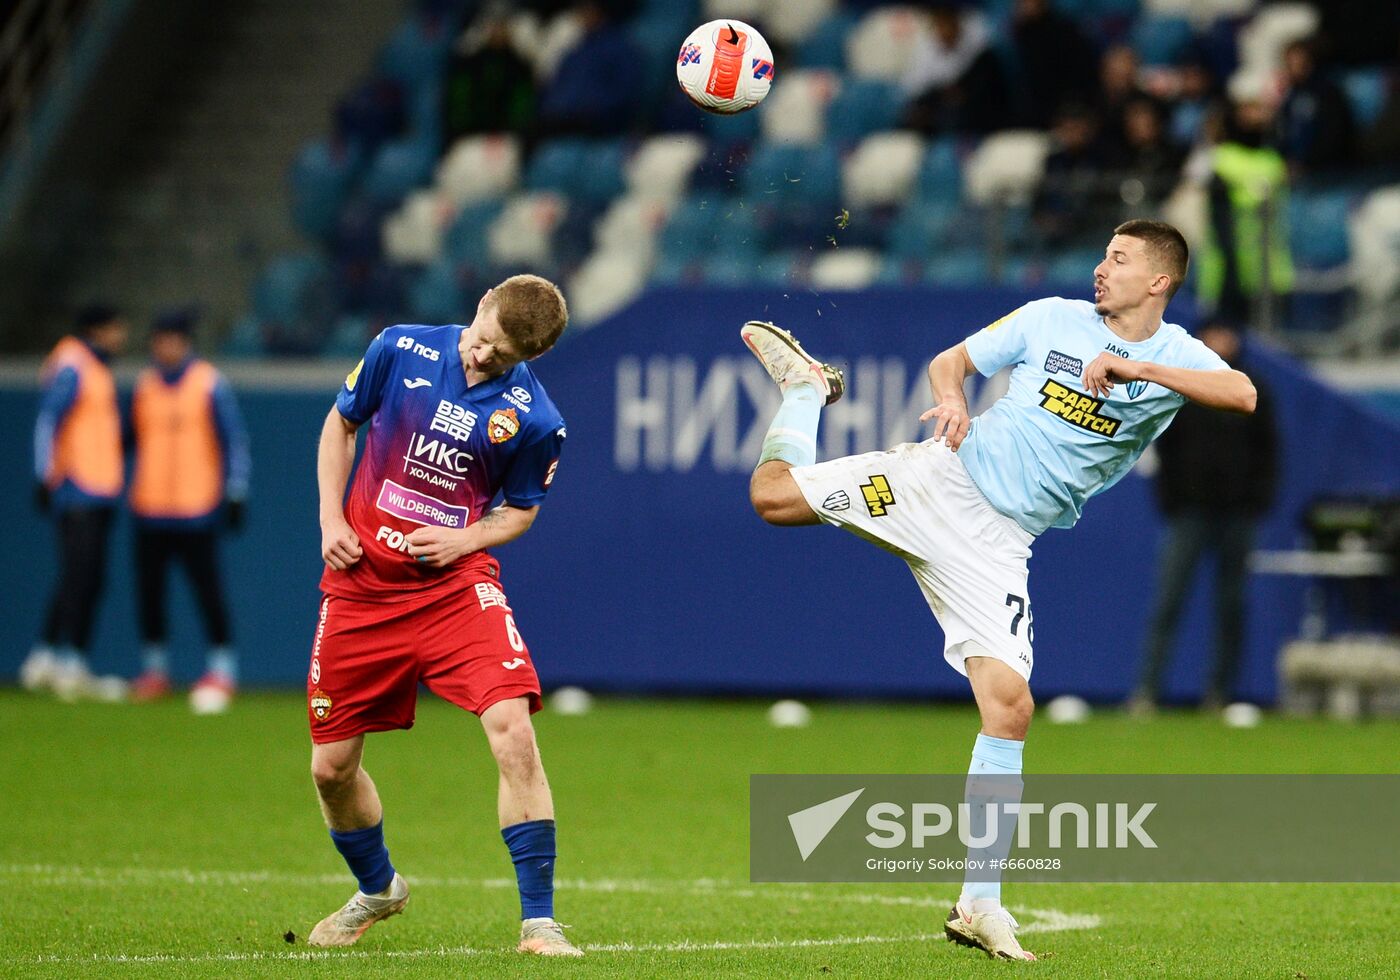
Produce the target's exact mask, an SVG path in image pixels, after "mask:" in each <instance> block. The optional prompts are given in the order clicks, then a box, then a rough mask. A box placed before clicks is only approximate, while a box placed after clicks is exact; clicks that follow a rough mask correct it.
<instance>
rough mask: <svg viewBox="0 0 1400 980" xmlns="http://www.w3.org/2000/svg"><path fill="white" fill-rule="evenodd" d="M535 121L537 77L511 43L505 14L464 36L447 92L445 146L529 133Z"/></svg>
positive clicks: (489, 16) (499, 11) (493, 13)
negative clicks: (481, 136) (477, 136)
mask: <svg viewBox="0 0 1400 980" xmlns="http://www.w3.org/2000/svg"><path fill="white" fill-rule="evenodd" d="M534 119H535V77H534V70H533V69H532V68H531V66H530V63H529V62H528V61H526V60H525V59H524V58H523V57H521V56H520V54H519V52H517V51H516V50H515V47H514V46H513V44H512V42H511V36H510V21H509V18H508V16H507V12H506V10H505V9H504V8H494V9H492V10H490V11H488V12H487V13H486V14H485V15H484V17H483V18H482V20H481V22H480V23H479V24H477V25H475V26H473V27H472V28H471V29H470V30H467V31H464V32H463V34H462V36H461V37H460V38H459V39H458V41H457V47H456V48H455V50H454V51H453V52H452V57H451V58H450V59H449V60H448V63H447V74H446V77H445V78H444V84H443V91H442V121H443V134H444V138H445V141H446V145H448V146H451V145H452V143H454V142H455V141H456V140H457V139H458V138H459V137H462V136H467V135H469V134H472V133H503V132H514V133H524V132H527V131H528V130H529V128H530V126H531V125H532V124H533V123H534Z"/></svg>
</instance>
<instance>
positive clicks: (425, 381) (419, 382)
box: [403, 378, 433, 391]
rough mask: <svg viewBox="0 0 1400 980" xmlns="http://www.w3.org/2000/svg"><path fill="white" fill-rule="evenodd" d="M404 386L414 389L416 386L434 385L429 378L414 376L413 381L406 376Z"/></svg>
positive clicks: (428, 386) (410, 389) (429, 386)
mask: <svg viewBox="0 0 1400 980" xmlns="http://www.w3.org/2000/svg"><path fill="white" fill-rule="evenodd" d="M403 386H404V387H405V388H407V389H408V390H409V391H412V390H413V389H414V388H423V387H427V388H431V387H432V386H433V383H432V382H431V381H429V380H428V379H427V378H414V379H413V380H412V381H409V380H408V379H407V378H404V379H403Z"/></svg>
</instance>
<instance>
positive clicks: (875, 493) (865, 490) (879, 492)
mask: <svg viewBox="0 0 1400 980" xmlns="http://www.w3.org/2000/svg"><path fill="white" fill-rule="evenodd" d="M860 494H861V496H862V497H864V498H865V509H866V510H868V511H870V516H871V517H884V516H885V515H886V514H888V513H889V512H890V508H891V507H893V506H894V490H892V489H891V488H890V481H889V480H887V479H886V478H885V477H884V475H883V474H880V473H876V474H875V475H874V476H872V477H871V478H870V482H869V483H862V484H861V485H860Z"/></svg>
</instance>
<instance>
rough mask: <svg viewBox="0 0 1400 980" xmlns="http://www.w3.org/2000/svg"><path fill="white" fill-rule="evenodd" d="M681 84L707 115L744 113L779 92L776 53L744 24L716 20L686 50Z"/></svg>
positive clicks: (679, 68)
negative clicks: (775, 79) (775, 89)
mask: <svg viewBox="0 0 1400 980" xmlns="http://www.w3.org/2000/svg"><path fill="white" fill-rule="evenodd" d="M676 80H677V81H678V82H680V83H681V91H683V92H685V94H686V96H687V97H688V98H689V99H690V101H691V102H694V103H695V104H696V105H698V106H699V107H700V108H702V109H704V110H705V111H706V112H716V113H719V114H720V115H726V116H728V115H733V114H734V113H736V112H743V111H745V110H746V109H752V108H753V107H754V106H756V105H758V104H759V103H760V102H762V101H763V99H764V96H766V95H767V94H768V90H769V89H770V88H772V86H773V50H772V49H771V48H770V47H768V42H767V41H765V40H763V35H762V34H760V33H758V31H756V30H754V29H753V28H752V27H750V26H749V25H748V24H745V23H744V22H743V21H738V20H712V21H710V22H709V23H708V24H704V25H702V26H700V27H697V28H696V29H695V30H693V31H691V32H690V37H688V38H686V39H685V43H684V44H682V45H681V53H680V55H679V56H678V57H677V58H676Z"/></svg>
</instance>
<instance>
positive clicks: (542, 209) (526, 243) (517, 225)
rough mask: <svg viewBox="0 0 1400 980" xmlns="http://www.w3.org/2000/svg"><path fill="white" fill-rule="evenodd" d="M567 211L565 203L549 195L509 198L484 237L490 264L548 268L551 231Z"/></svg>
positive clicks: (550, 259) (550, 261)
mask: <svg viewBox="0 0 1400 980" xmlns="http://www.w3.org/2000/svg"><path fill="white" fill-rule="evenodd" d="M567 210H568V202H567V200H566V199H565V198H563V197H562V196H560V195H559V194H555V193H552V192H549V191H540V192H537V193H527V194H517V195H516V196H515V197H512V198H511V199H510V200H508V201H507V202H506V205H505V208H504V209H503V210H502V211H501V214H500V216H499V217H498V218H496V220H495V221H493V222H492V223H491V226H490V228H489V229H488V230H487V233H486V244H487V252H488V254H489V255H490V257H491V261H492V262H494V263H496V264H498V265H510V264H513V263H515V264H525V265H549V264H552V263H553V261H554V253H553V248H552V240H553V236H554V231H555V229H556V228H558V227H559V224H560V222H562V221H563V220H564V214H565V212H566V211H567Z"/></svg>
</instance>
